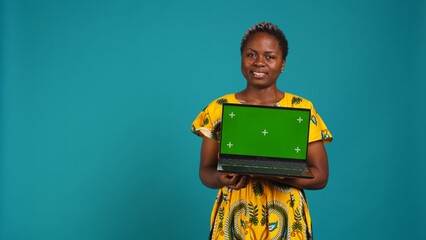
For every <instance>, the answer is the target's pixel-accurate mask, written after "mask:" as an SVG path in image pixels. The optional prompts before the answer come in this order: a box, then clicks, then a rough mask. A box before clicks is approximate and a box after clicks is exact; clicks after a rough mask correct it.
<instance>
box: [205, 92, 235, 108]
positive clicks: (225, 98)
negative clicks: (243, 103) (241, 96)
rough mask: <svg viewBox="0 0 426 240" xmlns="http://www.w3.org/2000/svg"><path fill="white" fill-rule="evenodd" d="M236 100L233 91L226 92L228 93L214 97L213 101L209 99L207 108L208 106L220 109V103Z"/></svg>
mask: <svg viewBox="0 0 426 240" xmlns="http://www.w3.org/2000/svg"><path fill="white" fill-rule="evenodd" d="M237 102H238V100H237V99H236V98H235V94H234V93H228V94H225V95H223V96H221V97H218V98H216V99H214V100H213V101H211V102H210V103H209V104H208V106H207V108H210V109H214V108H220V109H222V105H223V104H224V103H237Z"/></svg>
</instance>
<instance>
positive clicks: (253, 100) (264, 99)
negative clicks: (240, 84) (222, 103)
mask: <svg viewBox="0 0 426 240" xmlns="http://www.w3.org/2000/svg"><path fill="white" fill-rule="evenodd" d="M235 97H236V98H237V100H238V101H240V102H241V103H243V104H252V105H265V106H274V105H276V104H277V103H278V102H279V101H281V99H283V98H284V93H283V92H281V91H280V90H279V89H277V88H275V89H255V90H253V89H249V88H246V89H244V90H243V91H241V92H239V93H236V94H235Z"/></svg>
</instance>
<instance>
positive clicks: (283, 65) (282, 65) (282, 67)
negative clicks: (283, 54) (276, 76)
mask: <svg viewBox="0 0 426 240" xmlns="http://www.w3.org/2000/svg"><path fill="white" fill-rule="evenodd" d="M284 67H285V60H283V63H282V64H281V72H284Z"/></svg>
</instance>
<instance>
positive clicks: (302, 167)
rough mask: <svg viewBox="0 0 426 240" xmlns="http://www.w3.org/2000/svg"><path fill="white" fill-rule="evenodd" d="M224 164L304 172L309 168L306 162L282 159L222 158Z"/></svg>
mask: <svg viewBox="0 0 426 240" xmlns="http://www.w3.org/2000/svg"><path fill="white" fill-rule="evenodd" d="M221 163H222V165H226V166H227V167H233V166H235V167H246V168H258V169H260V168H265V169H269V170H268V171H270V170H271V171H273V170H276V171H277V172H279V171H286V172H288V171H292V172H304V171H307V170H308V168H307V166H306V164H305V163H297V162H282V161H271V160H254V159H250V160H247V159H221Z"/></svg>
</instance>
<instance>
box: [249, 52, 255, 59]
mask: <svg viewBox="0 0 426 240" xmlns="http://www.w3.org/2000/svg"><path fill="white" fill-rule="evenodd" d="M254 56H255V55H254V53H247V57H249V58H252V57H254Z"/></svg>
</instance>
